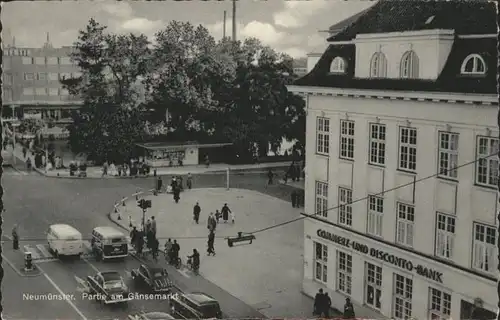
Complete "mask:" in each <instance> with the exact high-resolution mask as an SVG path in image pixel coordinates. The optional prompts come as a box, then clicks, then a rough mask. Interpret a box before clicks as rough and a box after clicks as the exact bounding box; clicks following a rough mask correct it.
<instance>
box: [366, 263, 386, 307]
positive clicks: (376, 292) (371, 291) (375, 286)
mask: <svg viewBox="0 0 500 320" xmlns="http://www.w3.org/2000/svg"><path fill="white" fill-rule="evenodd" d="M365 265H366V267H365V303H366V304H367V305H368V306H370V307H372V308H374V309H377V310H380V308H381V302H380V300H381V297H382V267H380V266H377V265H374V264H371V263H369V262H366V263H365Z"/></svg>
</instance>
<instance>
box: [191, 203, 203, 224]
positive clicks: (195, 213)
mask: <svg viewBox="0 0 500 320" xmlns="http://www.w3.org/2000/svg"><path fill="white" fill-rule="evenodd" d="M200 213H201V207H200V204H199V203H198V202H196V204H195V206H194V207H193V220H194V222H196V224H198V223H199V222H200Z"/></svg>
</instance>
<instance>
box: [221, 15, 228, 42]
mask: <svg viewBox="0 0 500 320" xmlns="http://www.w3.org/2000/svg"><path fill="white" fill-rule="evenodd" d="M226 16H227V11H226V10H224V22H223V25H222V39H225V38H226Z"/></svg>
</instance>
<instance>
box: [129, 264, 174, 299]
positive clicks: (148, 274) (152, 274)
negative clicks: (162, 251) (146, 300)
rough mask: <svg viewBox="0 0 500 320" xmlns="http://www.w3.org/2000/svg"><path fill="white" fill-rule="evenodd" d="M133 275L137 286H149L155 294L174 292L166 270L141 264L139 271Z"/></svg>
mask: <svg viewBox="0 0 500 320" xmlns="http://www.w3.org/2000/svg"><path fill="white" fill-rule="evenodd" d="M131 275H132V279H133V280H134V282H135V283H136V284H140V285H144V286H147V288H148V289H149V290H151V291H153V292H169V291H170V290H172V281H170V279H169V278H168V273H167V270H165V269H164V268H161V267H156V266H150V265H146V264H141V265H140V267H139V268H138V269H134V270H132V272H131Z"/></svg>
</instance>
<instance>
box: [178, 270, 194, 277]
mask: <svg viewBox="0 0 500 320" xmlns="http://www.w3.org/2000/svg"><path fill="white" fill-rule="evenodd" d="M177 271H179V273H180V274H182V275H183V276H184V277H186V278H191V275H190V274H189V273H188V270H186V269H183V270H180V269H179V270H177Z"/></svg>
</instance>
